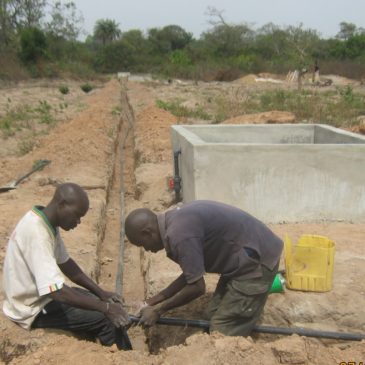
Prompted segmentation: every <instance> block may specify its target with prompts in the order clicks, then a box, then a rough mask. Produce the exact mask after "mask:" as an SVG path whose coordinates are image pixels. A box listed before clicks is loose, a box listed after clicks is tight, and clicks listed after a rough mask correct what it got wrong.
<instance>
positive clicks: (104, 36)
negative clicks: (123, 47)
mask: <svg viewBox="0 0 365 365" xmlns="http://www.w3.org/2000/svg"><path fill="white" fill-rule="evenodd" d="M121 34H122V32H121V30H120V29H119V24H118V23H116V22H115V20H111V19H99V20H98V21H97V22H96V24H95V27H94V39H95V40H96V41H99V42H101V44H102V45H103V46H105V45H107V44H109V43H111V42H113V41H115V40H117V39H119V38H120V36H121Z"/></svg>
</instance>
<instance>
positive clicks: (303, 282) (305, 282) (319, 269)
mask: <svg viewBox="0 0 365 365" xmlns="http://www.w3.org/2000/svg"><path fill="white" fill-rule="evenodd" d="M284 252H285V276H286V286H287V288H289V289H295V290H303V291H315V292H326V291H329V290H331V289H332V282H333V266H334V259H335V243H334V241H331V240H330V239H329V238H327V237H323V236H316V235H303V236H301V237H300V239H299V241H298V243H297V244H296V245H293V244H292V242H291V240H290V238H289V237H288V236H286V237H285V240H284Z"/></svg>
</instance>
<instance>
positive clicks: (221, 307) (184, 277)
mask: <svg viewBox="0 0 365 365" xmlns="http://www.w3.org/2000/svg"><path fill="white" fill-rule="evenodd" d="M125 232H126V235H127V237H128V239H129V240H130V242H132V243H133V244H134V245H136V246H141V247H143V248H144V249H145V250H147V251H151V252H157V251H159V250H162V249H165V251H166V254H167V257H169V258H170V259H171V260H173V261H175V262H176V263H178V264H179V265H180V267H181V270H182V274H181V275H180V276H179V277H178V278H177V279H176V280H175V281H174V282H172V283H171V284H170V285H169V286H168V287H167V288H166V289H164V290H162V291H161V292H160V293H158V294H156V295H155V296H153V297H152V298H149V299H147V300H146V306H145V307H143V308H142V309H141V319H140V323H141V324H142V325H144V326H147V327H148V326H152V325H153V324H155V323H156V321H157V320H158V319H159V317H160V316H161V315H162V314H163V313H165V312H166V311H168V310H169V309H172V308H175V307H179V306H181V305H184V304H187V303H188V302H190V301H191V300H193V299H195V298H197V297H199V296H200V295H202V294H204V292H205V281H204V274H205V272H210V273H218V274H220V275H221V276H220V279H219V282H218V285H217V288H216V290H215V293H214V295H213V298H212V300H211V302H210V306H209V308H208V313H209V316H210V330H211V331H219V332H221V333H223V334H226V335H230V336H247V335H249V334H250V333H251V331H252V329H253V327H254V325H255V323H256V322H257V321H258V319H259V316H260V314H261V312H262V310H263V308H264V305H265V302H266V299H267V296H268V293H269V290H270V288H271V285H272V282H273V280H274V278H275V275H276V273H277V270H278V266H279V260H280V256H281V252H282V248H283V242H282V241H281V239H280V238H279V237H277V236H276V235H275V234H274V233H273V232H272V231H271V230H270V229H269V228H268V227H267V226H266V225H265V224H263V223H262V222H260V221H259V220H258V219H256V218H255V217H253V216H251V215H250V214H248V213H246V212H244V211H242V210H240V209H238V208H235V207H232V206H229V205H226V204H222V203H218V202H213V201H203V200H202V201H199V200H197V201H194V202H191V203H187V204H185V205H183V206H182V207H181V208H179V207H178V208H175V209H172V210H170V211H167V212H166V213H163V214H158V215H156V214H155V213H153V212H151V211H150V210H148V209H144V208H142V209H137V210H134V211H132V212H131V213H130V214H129V215H128V217H127V219H126V222H125Z"/></svg>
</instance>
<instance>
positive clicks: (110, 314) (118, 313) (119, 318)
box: [104, 302, 131, 328]
mask: <svg viewBox="0 0 365 365" xmlns="http://www.w3.org/2000/svg"><path fill="white" fill-rule="evenodd" d="M105 304H106V310H105V312H104V314H105V316H106V317H107V318H109V320H110V321H111V322H112V323H113V324H114V326H115V327H118V328H119V327H127V326H129V325H130V324H131V320H130V318H129V315H128V313H127V312H126V311H125V310H124V308H123V307H122V305H121V304H120V303H109V302H106V303H105Z"/></svg>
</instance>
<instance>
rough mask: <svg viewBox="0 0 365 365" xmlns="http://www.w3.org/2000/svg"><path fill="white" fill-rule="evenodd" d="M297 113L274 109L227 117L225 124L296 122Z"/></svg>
mask: <svg viewBox="0 0 365 365" xmlns="http://www.w3.org/2000/svg"><path fill="white" fill-rule="evenodd" d="M295 119H296V118H295V115H294V114H293V113H291V112H282V111H278V110H272V111H270V112H264V113H255V114H245V115H239V116H237V117H233V118H230V119H227V120H225V121H224V122H223V124H283V123H295Z"/></svg>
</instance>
